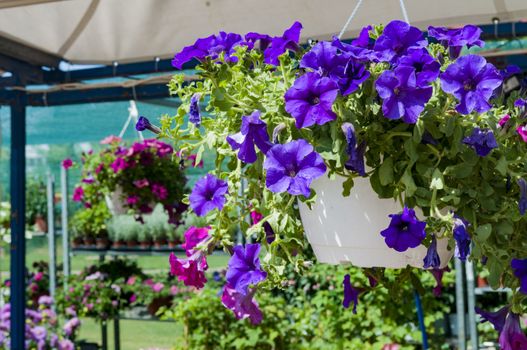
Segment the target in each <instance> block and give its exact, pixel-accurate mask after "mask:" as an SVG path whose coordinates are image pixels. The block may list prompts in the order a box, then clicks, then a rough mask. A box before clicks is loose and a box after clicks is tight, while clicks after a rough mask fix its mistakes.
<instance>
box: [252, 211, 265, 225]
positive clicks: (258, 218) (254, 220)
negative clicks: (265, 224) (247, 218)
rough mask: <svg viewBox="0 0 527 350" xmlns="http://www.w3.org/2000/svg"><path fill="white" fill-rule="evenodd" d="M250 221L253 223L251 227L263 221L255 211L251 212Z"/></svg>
mask: <svg viewBox="0 0 527 350" xmlns="http://www.w3.org/2000/svg"><path fill="white" fill-rule="evenodd" d="M251 219H252V221H253V225H256V224H257V223H259V222H260V221H261V220H262V219H263V215H262V214H261V213H259V212H257V211H256V210H253V211H251Z"/></svg>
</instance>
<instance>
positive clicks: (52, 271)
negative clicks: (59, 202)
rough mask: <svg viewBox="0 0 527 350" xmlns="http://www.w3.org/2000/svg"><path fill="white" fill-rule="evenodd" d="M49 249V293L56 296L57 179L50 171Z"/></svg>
mask: <svg viewBox="0 0 527 350" xmlns="http://www.w3.org/2000/svg"><path fill="white" fill-rule="evenodd" d="M47 188H48V191H47V192H48V251H49V295H50V296H51V297H52V298H55V289H56V288H57V254H56V253H57V250H56V242H55V179H54V178H53V174H51V172H50V171H48V186H47Z"/></svg>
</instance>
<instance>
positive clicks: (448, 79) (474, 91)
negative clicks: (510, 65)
mask: <svg viewBox="0 0 527 350" xmlns="http://www.w3.org/2000/svg"><path fill="white" fill-rule="evenodd" d="M440 80H441V88H442V89H443V91H444V92H446V93H448V94H451V95H453V96H454V97H455V98H457V99H458V100H459V104H458V105H457V106H456V110H457V111H458V112H459V113H461V114H470V113H472V112H473V111H476V112H478V113H483V112H486V111H488V110H489V109H490V108H491V105H490V103H489V100H490V98H491V97H492V94H493V93H494V90H495V89H497V88H498V87H499V86H500V85H501V83H502V81H503V80H502V78H501V76H500V73H499V72H498V70H497V69H496V67H494V66H493V65H492V64H490V63H487V61H486V60H485V59H484V58H483V57H481V56H478V55H467V56H462V57H460V58H458V59H457V60H456V61H455V62H454V63H452V64H450V65H449V66H448V68H447V69H446V71H445V72H444V73H443V74H441V77H440Z"/></svg>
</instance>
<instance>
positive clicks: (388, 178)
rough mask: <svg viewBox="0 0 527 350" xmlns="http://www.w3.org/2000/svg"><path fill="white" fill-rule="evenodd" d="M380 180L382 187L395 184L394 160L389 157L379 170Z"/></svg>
mask: <svg viewBox="0 0 527 350" xmlns="http://www.w3.org/2000/svg"><path fill="white" fill-rule="evenodd" d="M379 180H380V182H381V185H383V186H386V185H388V184H390V183H392V182H393V158H392V157H388V158H386V159H385V160H384V162H383V163H382V165H381V167H380V168H379Z"/></svg>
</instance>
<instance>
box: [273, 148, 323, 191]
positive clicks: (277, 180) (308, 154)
mask: <svg viewBox="0 0 527 350" xmlns="http://www.w3.org/2000/svg"><path fill="white" fill-rule="evenodd" d="M264 169H265V170H266V173H267V174H266V179H265V184H266V186H267V188H268V189H269V190H270V191H271V192H275V193H281V192H286V191H287V192H289V193H290V194H292V195H295V196H297V195H304V196H305V197H309V195H310V194H311V190H310V188H309V186H310V185H311V182H312V181H313V180H314V179H316V178H318V177H320V176H322V175H324V174H325V172H326V165H325V164H324V160H323V159H322V157H321V156H320V154H318V153H317V152H315V151H314V149H313V146H311V145H310V144H309V143H308V142H307V141H306V140H303V139H299V140H295V141H291V142H289V143H286V144H283V145H281V144H277V145H275V146H273V148H271V150H269V152H268V153H267V157H266V158H265V161H264Z"/></svg>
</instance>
